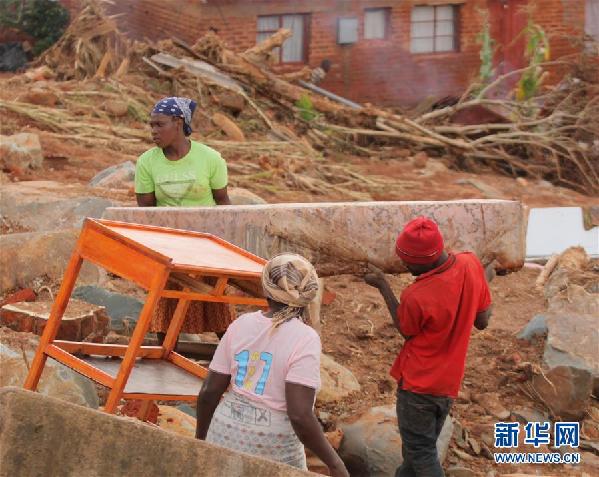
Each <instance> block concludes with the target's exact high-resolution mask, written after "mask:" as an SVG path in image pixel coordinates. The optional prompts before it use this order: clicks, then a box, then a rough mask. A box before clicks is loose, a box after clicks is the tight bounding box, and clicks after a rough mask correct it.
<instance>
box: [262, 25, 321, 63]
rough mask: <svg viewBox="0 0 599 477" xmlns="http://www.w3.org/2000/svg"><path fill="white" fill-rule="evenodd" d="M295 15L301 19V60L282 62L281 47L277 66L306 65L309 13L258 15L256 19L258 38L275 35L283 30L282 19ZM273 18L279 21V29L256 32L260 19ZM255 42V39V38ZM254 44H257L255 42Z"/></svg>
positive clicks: (308, 40)
mask: <svg viewBox="0 0 599 477" xmlns="http://www.w3.org/2000/svg"><path fill="white" fill-rule="evenodd" d="M295 15H301V16H302V18H303V22H304V24H303V39H302V59H301V60H299V61H283V46H281V48H279V62H278V63H277V64H278V65H305V64H307V63H308V58H309V54H308V53H309V52H308V48H309V46H310V38H309V37H310V14H309V13H277V14H274V15H258V16H257V17H256V37H258V35H259V34H261V33H268V34H269V35H272V34H273V33H276V32H277V31H279V30H280V29H281V28H283V17H286V16H295ZM268 17H271V18H274V17H276V18H277V19H278V20H279V27H278V28H277V29H276V30H258V21H259V19H260V18H268ZM256 40H257V38H256ZM256 44H258V43H257V42H256Z"/></svg>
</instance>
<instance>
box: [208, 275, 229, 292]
mask: <svg viewBox="0 0 599 477" xmlns="http://www.w3.org/2000/svg"><path fill="white" fill-rule="evenodd" d="M228 281H229V277H224V276H221V277H219V279H218V280H217V282H216V285H215V286H214V291H213V292H212V294H213V295H214V296H221V295H222V294H223V293H225V288H227V282H228Z"/></svg>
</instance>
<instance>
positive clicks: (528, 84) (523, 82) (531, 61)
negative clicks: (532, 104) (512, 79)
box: [516, 19, 550, 101]
mask: <svg viewBox="0 0 599 477" xmlns="http://www.w3.org/2000/svg"><path fill="white" fill-rule="evenodd" d="M521 34H524V35H525V36H526V50H525V52H524V55H525V57H526V58H527V59H528V68H527V69H526V71H524V73H522V77H521V78H520V81H518V85H517V87H516V99H518V101H527V100H529V99H530V98H532V97H533V96H535V95H536V93H537V92H538V91H539V88H540V87H541V84H542V83H543V80H544V79H545V73H544V71H543V68H542V67H541V64H542V63H543V62H545V61H548V60H549V54H550V50H549V40H548V39H547V35H546V33H545V31H544V30H543V28H542V27H541V26H539V25H537V24H536V23H533V22H532V20H531V19H529V20H528V25H527V26H526V28H525V29H524V30H523V31H522V33H521Z"/></svg>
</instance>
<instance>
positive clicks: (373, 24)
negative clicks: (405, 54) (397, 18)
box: [364, 8, 391, 40]
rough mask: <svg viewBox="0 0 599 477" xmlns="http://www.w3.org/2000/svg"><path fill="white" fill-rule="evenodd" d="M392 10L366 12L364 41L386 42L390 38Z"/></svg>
mask: <svg viewBox="0 0 599 477" xmlns="http://www.w3.org/2000/svg"><path fill="white" fill-rule="evenodd" d="M390 10H391V9H390V8H368V9H366V10H364V39H366V40H384V39H385V38H388V37H389V18H390Z"/></svg>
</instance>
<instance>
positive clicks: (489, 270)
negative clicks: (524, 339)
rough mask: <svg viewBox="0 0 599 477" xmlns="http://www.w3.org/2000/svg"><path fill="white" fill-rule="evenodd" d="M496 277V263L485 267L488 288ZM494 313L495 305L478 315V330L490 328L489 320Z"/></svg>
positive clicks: (475, 322)
mask: <svg viewBox="0 0 599 477" xmlns="http://www.w3.org/2000/svg"><path fill="white" fill-rule="evenodd" d="M495 276H496V273H495V261H492V262H491V263H489V264H488V265H487V266H486V267H485V280H486V281H487V287H488V286H489V283H491V282H492V281H493V279H494V278H495ZM492 313H493V305H490V306H489V307H488V308H487V309H486V310H485V311H481V312H479V313H477V314H476V318H475V319H474V327H475V328H476V329H477V330H484V329H485V328H486V327H487V326H489V320H490V319H491V314H492Z"/></svg>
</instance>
